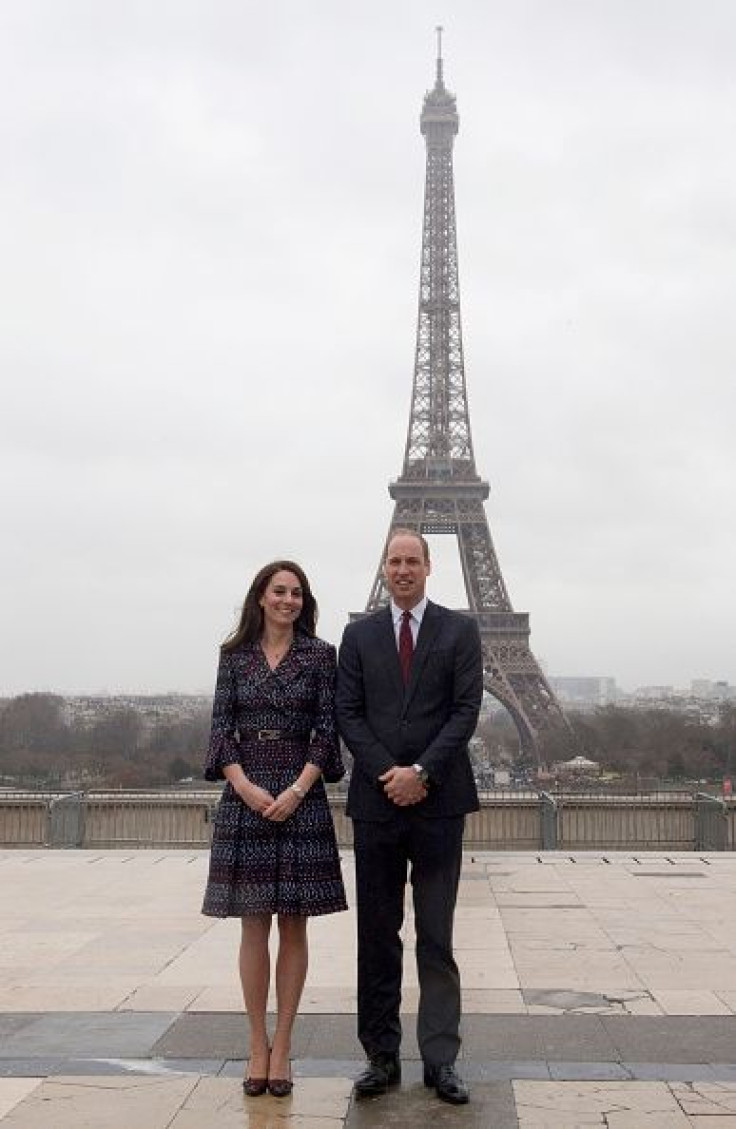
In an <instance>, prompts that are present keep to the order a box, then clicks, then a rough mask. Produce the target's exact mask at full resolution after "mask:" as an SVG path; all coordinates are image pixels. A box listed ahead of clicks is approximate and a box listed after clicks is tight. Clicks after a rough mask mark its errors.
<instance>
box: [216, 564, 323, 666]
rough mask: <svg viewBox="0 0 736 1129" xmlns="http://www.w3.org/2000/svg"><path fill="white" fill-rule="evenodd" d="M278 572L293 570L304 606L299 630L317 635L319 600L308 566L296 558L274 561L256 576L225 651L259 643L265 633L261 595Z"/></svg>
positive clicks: (298, 620)
mask: <svg viewBox="0 0 736 1129" xmlns="http://www.w3.org/2000/svg"><path fill="white" fill-rule="evenodd" d="M277 572H292V573H293V574H294V576H295V577H296V578H297V580H298V581H299V584H300V586H301V590H302V610H301V611H300V613H299V618H298V619H297V621H296V623H295V624H294V630H295V631H301V632H303V634H305V635H314V633H315V630H316V628H317V601H316V600H315V598H314V596H313V595H312V589H311V588H310V587H309V581H308V580H307V577H306V573H305V572H304V569H302V568H300V567H299V565H298V564H295V563H294V561H271V563H270V564H267V565H264V566H263V568H262V569H261V571H260V572H259V573H258V574H257V575H256V576H255V578H254V580H253V583H252V584H251V586H250V588H249V589H248V593H247V595H246V597H245V601H244V603H243V610H242V612H241V613H240V622H239V623H238V626H237V627H236V628H235V630H234V631H233V632H232V634H230V635H228V637H227V639H226V640H225V642H224V643H223V644H222V650H223V651H234V650H235V648H236V647H239V646H240V644H241V643H256V642H257V641H258V640H259V639H260V637H261V635H262V633H263V608H262V607H261V605H260V599H261V596H262V595H263V593H264V592H265V591H266V588H267V587H268V584H269V581H270V580H271V577H272V576H275V574H276V573H277Z"/></svg>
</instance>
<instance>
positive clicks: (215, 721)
mask: <svg viewBox="0 0 736 1129" xmlns="http://www.w3.org/2000/svg"><path fill="white" fill-rule="evenodd" d="M236 707H237V695H236V691H235V671H234V670H233V663H232V657H231V656H230V655H229V654H228V653H227V652H225V651H221V652H220V664H219V666H218V668H217V684H216V686H215V698H214V701H213V703H212V728H211V730H210V744H209V749H208V752H207V760H206V762H205V766H204V778H205V780H223V779H224V776H223V772H222V770H223V768H224V766H225V765H226V764H237V763H238V761H239V760H240V749H239V747H238V741H237V739H236V737H235V728H236Z"/></svg>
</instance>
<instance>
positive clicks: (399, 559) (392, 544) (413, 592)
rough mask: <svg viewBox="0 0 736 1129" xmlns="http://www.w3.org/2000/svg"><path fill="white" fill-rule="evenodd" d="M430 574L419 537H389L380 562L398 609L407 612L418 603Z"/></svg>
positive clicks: (404, 535)
mask: <svg viewBox="0 0 736 1129" xmlns="http://www.w3.org/2000/svg"><path fill="white" fill-rule="evenodd" d="M430 571H431V570H430V564H429V561H425V559H424V553H423V551H422V543H421V541H420V540H419V538H418V537H413V536H412V535H411V534H410V533H399V534H398V535H397V536H396V537H392V538H391V540H390V541H389V545H388V549H387V551H386V560H385V561H384V562H383V575H384V576H385V578H386V584H387V585H388V590H389V592H390V593H391V595H392V597H393V599H394V603H395V604H396V605H397V607H400V608H402V610H404V611H409V610H411V608H413V607H414V606H415V605H416V604H418V603H419V601H420V600H421V599H422V598H423V596H424V589H425V588H426V585H427V577H428V576H429V573H430Z"/></svg>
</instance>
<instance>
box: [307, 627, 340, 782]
mask: <svg viewBox="0 0 736 1129" xmlns="http://www.w3.org/2000/svg"><path fill="white" fill-rule="evenodd" d="M314 676H315V683H316V699H317V700H316V710H315V715H314V727H313V732H312V741H311V744H310V746H309V760H310V761H311V763H312V764H316V766H317V768H319V769H324V768H325V766H326V765H327V763H328V761H331V760H333V759H334V757H335V755H336V754H337V752H338V746H339V742H338V736H337V717H336V714H335V679H336V676H337V659H336V651H335V648H334V647H333V646H332V645H331V644H329V643H327V644H324V645H322V646H320V648H319V650H318V651H316V653H315V671H314Z"/></svg>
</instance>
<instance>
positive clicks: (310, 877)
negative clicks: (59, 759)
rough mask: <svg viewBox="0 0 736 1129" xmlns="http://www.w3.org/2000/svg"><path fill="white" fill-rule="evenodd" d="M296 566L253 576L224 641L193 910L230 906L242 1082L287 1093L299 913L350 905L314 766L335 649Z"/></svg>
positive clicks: (321, 764) (324, 739) (249, 1089)
mask: <svg viewBox="0 0 736 1129" xmlns="http://www.w3.org/2000/svg"><path fill="white" fill-rule="evenodd" d="M316 619H317V604H316V601H315V599H314V596H313V595H312V593H311V591H310V588H309V582H308V581H307V578H306V576H305V575H304V572H303V571H302V569H301V568H300V567H299V566H298V565H296V564H294V563H293V561H274V562H273V563H272V564H269V565H266V566H265V568H262V569H261V571H260V572H259V573H258V575H257V576H256V578H255V580H254V581H253V583H252V584H251V586H250V590H249V591H248V594H247V596H246V598H245V603H244V605H243V612H242V615H241V618H240V623H239V625H238V627H237V629H236V631H235V632H233V634H232V635H231V636H230V637H229V638H228V639H227V640H226V641H225V643H223V645H222V648H221V652H220V665H219V670H218V674H217V687H216V689H215V700H214V705H213V710H212V735H211V738H210V748H209V755H208V758H207V764H206V766H205V777H206V779H207V780H220V779H222V778H223V777H224V778H225V780H226V781H227V783H226V785H225V789H224V791H223V793H222V798H221V799H220V803H219V806H218V809H217V815H216V817H215V824H214V830H213V836H212V853H211V856H210V871H209V880H208V883H207V890H206V893H205V898H204V905H203V907H202V912H203V913H205V914H208V915H209V916H211V917H239V918H241V924H242V932H241V941H240V979H241V983H242V987H243V999H244V1001H245V1008H246V1011H247V1013H248V1020H249V1024H250V1061H249V1064H248V1070H247V1074H246V1077H245V1079H244V1081H243V1088H244V1090H245V1092H246V1094H248V1095H249V1096H251V1097H256V1096H258V1095H259V1094H263V1093H265V1092H266V1090H268V1091H269V1092H270V1093H271V1094H272V1095H274V1096H275V1097H285V1096H286V1095H287V1094H289V1093H291V1089H292V1081H291V1068H290V1045H291V1032H292V1028H293V1025H294V1019H295V1017H296V1013H297V1009H298V1007H299V1000H300V998H301V993H302V988H303V987H304V980H305V977H306V973H307V918H308V917H310V916H312V915H315V914H323V913H335V912H337V911H339V910H344V909H346V908H347V903H346V901H345V890H344V887H343V883H342V876H341V873H340V859H339V855H338V852H337V844H336V842H335V831H334V827H333V824H332V818H331V815H330V810H329V807H328V804H327V796H326V794H325V788H324V784H323V782H322V771H323V769H324V768H325V767H326V766H328V765H330V766H331V769H332V772H333V776H331V779H332V778H334V769H335V761H336V759H337V760H338V761H339V749H338V743H337V742H338V739H337V729H336V725H335V711H334V685H335V648H334V647H332V646H331V645H330V644H329V643H324V642H322V640H321V639H317V638H316V637H315V634H314V630H315V624H316ZM274 914H275V915H276V917H277V920H278V930H279V948H278V957H277V960H276V977H275V985H276V1002H277V1020H276V1029H275V1031H274V1035H273V1041H272V1043H271V1045H270V1047H269V1042H268V1033H267V1030H266V1004H267V1000H268V987H269V978H270V962H269V947H268V938H269V933H270V929H271V920H272V917H273V915H274Z"/></svg>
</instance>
